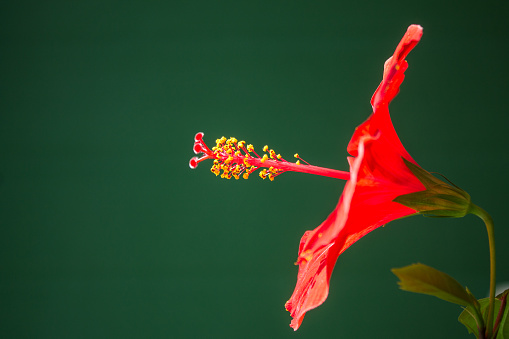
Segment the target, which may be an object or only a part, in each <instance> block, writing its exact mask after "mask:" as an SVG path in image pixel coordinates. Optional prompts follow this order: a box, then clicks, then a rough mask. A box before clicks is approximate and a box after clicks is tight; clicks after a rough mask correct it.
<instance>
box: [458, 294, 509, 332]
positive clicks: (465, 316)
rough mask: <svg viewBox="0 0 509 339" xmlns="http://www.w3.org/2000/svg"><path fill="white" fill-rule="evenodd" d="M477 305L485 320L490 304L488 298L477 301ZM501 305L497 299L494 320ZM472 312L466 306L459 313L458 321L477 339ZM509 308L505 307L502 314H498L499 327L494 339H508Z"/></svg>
mask: <svg viewBox="0 0 509 339" xmlns="http://www.w3.org/2000/svg"><path fill="white" fill-rule="evenodd" d="M479 304H480V305H481V313H482V315H483V317H485V318H486V316H487V315H486V314H487V312H488V306H489V304H490V298H484V299H480V300H479ZM501 305H502V301H501V300H499V299H495V319H497V318H498V316H499V313H500V306H501ZM473 312H474V310H473V309H472V308H471V306H468V307H467V308H465V309H464V310H463V312H461V314H460V316H459V317H458V320H459V322H460V323H462V324H463V325H465V327H466V328H467V329H468V333H473V334H475V336H476V337H477V338H479V333H478V330H477V324H476V321H475V318H474V313H473ZM508 314H509V308H508V307H507V306H506V307H505V309H504V310H503V313H502V314H500V325H499V328H498V332H497V337H496V339H509V317H508Z"/></svg>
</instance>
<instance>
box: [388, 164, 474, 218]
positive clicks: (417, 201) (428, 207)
mask: <svg viewBox="0 0 509 339" xmlns="http://www.w3.org/2000/svg"><path fill="white" fill-rule="evenodd" d="M403 161H404V163H405V164H406V166H407V167H408V169H409V170H410V171H411V172H412V173H413V174H414V175H415V176H416V177H417V179H419V181H420V182H421V183H422V184H423V185H424V187H426V190H424V191H420V192H415V193H410V194H404V195H400V196H399V197H397V198H396V199H394V201H395V202H397V203H400V204H402V205H404V206H407V207H410V208H412V209H414V210H416V211H417V213H419V214H422V215H424V216H427V217H443V218H461V217H464V216H465V215H466V214H468V213H469V211H470V208H471V206H472V204H471V201H470V195H469V194H468V193H467V192H465V191H464V190H462V189H461V188H459V187H458V186H456V185H454V184H453V183H451V182H449V183H446V182H444V181H442V180H440V179H438V178H436V177H435V176H433V175H432V174H431V173H429V172H428V171H426V170H424V169H422V168H421V167H419V166H417V165H415V164H413V163H412V162H410V161H408V160H406V159H405V158H403ZM444 178H445V177H444ZM446 180H447V179H446Z"/></svg>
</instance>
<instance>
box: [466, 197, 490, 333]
mask: <svg viewBox="0 0 509 339" xmlns="http://www.w3.org/2000/svg"><path fill="white" fill-rule="evenodd" d="M469 212H470V213H472V214H475V215H477V216H478V217H479V218H481V219H482V220H483V221H484V223H485V224H486V229H487V231H488V240H489V246H490V304H489V306H488V319H487V321H486V338H491V337H492V334H493V314H494V309H495V283H496V268H495V266H496V262H495V231H494V227H493V219H492V218H491V216H490V215H489V214H488V213H487V212H486V211H485V210H483V209H482V208H481V207H479V206H476V205H474V204H471V206H470V210H469Z"/></svg>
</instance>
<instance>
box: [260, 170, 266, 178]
mask: <svg viewBox="0 0 509 339" xmlns="http://www.w3.org/2000/svg"><path fill="white" fill-rule="evenodd" d="M258 175H259V176H260V178H262V179H265V178H266V177H267V170H265V169H264V170H261V171H260V173H259V174H258Z"/></svg>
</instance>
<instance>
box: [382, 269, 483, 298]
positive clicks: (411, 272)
mask: <svg viewBox="0 0 509 339" xmlns="http://www.w3.org/2000/svg"><path fill="white" fill-rule="evenodd" d="M392 273H394V274H395V275H396V276H397V277H398V278H399V280H400V281H399V282H398V284H399V286H400V288H401V289H402V290H404V291H409V292H415V293H422V294H429V295H433V296H435V297H437V298H440V299H442V300H445V301H448V302H452V303H455V304H459V305H462V306H470V305H472V306H473V302H472V300H471V297H470V295H469V294H468V293H467V291H466V290H465V289H464V288H463V287H462V286H461V285H460V284H459V283H458V282H457V281H456V280H454V279H453V278H452V277H450V276H449V275H447V274H445V273H443V272H440V271H439V270H436V269H434V268H433V267H429V266H426V265H423V264H412V265H410V266H405V267H402V268H393V269H392Z"/></svg>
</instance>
